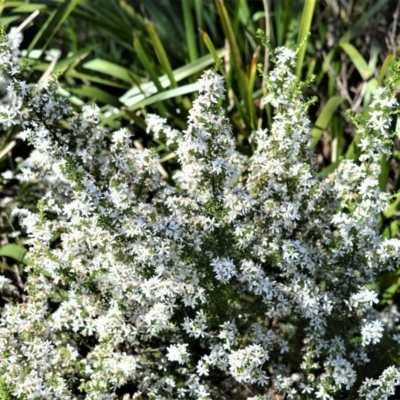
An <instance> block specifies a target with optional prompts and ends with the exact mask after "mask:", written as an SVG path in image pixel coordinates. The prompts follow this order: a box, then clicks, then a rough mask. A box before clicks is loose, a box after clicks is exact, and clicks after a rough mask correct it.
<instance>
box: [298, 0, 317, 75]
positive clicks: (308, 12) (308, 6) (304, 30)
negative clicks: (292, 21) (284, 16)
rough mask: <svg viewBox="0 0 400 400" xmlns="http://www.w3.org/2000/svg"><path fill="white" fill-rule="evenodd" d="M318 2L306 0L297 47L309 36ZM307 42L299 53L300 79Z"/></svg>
mask: <svg viewBox="0 0 400 400" xmlns="http://www.w3.org/2000/svg"><path fill="white" fill-rule="evenodd" d="M315 2H316V0H305V1H304V8H303V13H302V15H301V20H300V26H299V33H298V36H297V45H299V44H300V43H302V42H303V41H304V40H305V38H306V37H307V36H308V34H309V32H310V28H311V22H312V19H313V15H314V9H315ZM306 49H307V42H305V43H304V44H303V45H302V46H301V47H300V48H299V51H298V54H297V65H296V75H297V77H298V78H299V79H300V77H301V71H302V69H303V62H304V56H305V54H306Z"/></svg>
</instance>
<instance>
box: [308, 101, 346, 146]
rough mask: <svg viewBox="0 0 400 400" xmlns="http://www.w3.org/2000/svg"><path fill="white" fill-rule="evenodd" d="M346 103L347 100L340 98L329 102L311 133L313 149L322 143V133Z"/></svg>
mask: <svg viewBox="0 0 400 400" xmlns="http://www.w3.org/2000/svg"><path fill="white" fill-rule="evenodd" d="M344 101H345V99H344V98H343V97H339V96H333V97H331V98H330V99H329V100H328V101H327V103H326V104H325V106H324V108H323V109H322V111H321V114H320V115H319V117H318V119H317V121H316V122H315V125H314V128H313V130H312V131H311V138H312V139H311V147H315V146H316V145H317V143H318V142H319V141H320V139H321V136H322V133H323V132H324V130H325V129H326V128H327V127H328V125H329V122H330V121H331V119H332V116H333V114H334V112H335V111H336V109H337V108H338V107H339V106H340V104H342V103H343V102H344Z"/></svg>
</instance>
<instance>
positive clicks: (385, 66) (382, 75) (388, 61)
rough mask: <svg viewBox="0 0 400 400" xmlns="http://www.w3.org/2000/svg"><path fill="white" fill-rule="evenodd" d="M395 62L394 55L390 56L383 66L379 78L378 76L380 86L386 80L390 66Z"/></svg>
mask: <svg viewBox="0 0 400 400" xmlns="http://www.w3.org/2000/svg"><path fill="white" fill-rule="evenodd" d="M392 60H393V54H392V53H391V54H389V55H388V56H387V57H386V58H385V61H384V62H383V64H382V67H381V70H380V71H379V76H378V85H380V84H381V83H382V82H383V79H384V78H385V75H386V73H387V72H388V70H389V67H390V64H391V63H392Z"/></svg>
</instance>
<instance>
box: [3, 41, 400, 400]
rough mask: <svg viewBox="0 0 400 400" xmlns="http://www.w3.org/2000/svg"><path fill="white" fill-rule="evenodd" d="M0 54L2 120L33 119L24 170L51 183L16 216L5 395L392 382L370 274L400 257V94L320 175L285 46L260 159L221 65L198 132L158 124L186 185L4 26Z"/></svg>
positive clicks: (387, 389)
mask: <svg viewBox="0 0 400 400" xmlns="http://www.w3.org/2000/svg"><path fill="white" fill-rule="evenodd" d="M0 50H1V62H2V68H3V73H4V74H5V75H6V76H7V77H8V79H9V82H10V84H9V93H10V99H12V101H11V102H10V103H8V104H5V105H4V106H3V108H2V109H1V110H0V116H1V122H2V123H3V124H5V125H7V126H9V125H12V124H18V125H20V126H21V129H22V133H21V135H22V136H23V137H24V138H25V139H26V140H28V141H29V143H30V144H32V145H33V146H34V147H35V148H36V149H37V152H36V155H35V157H31V158H30V159H28V160H27V161H26V163H25V165H24V167H23V176H24V177H25V179H32V178H35V179H37V180H40V181H45V182H46V185H47V188H48V190H47V192H46V194H45V195H44V196H43V199H42V200H41V201H40V202H39V206H38V213H37V214H34V213H31V212H29V211H27V210H20V209H16V210H15V212H14V213H15V214H16V215H19V216H20V218H21V222H22V224H23V225H24V226H25V229H26V232H27V233H28V236H29V246H30V247H29V260H30V263H29V264H30V265H29V266H28V267H27V268H26V271H27V273H28V277H27V293H26V299H25V301H24V302H22V303H20V304H7V305H6V306H5V307H4V309H3V310H2V318H1V321H0V337H1V340H0V372H1V376H2V380H1V382H0V383H1V385H0V386H1V390H3V391H6V392H7V393H8V395H9V396H13V398H17V399H35V398H37V399H51V400H58V399H59V400H68V399H71V400H72V399H88V400H95V399H102V398H103V399H105V398H107V399H116V398H120V399H123V400H128V399H137V398H149V399H159V400H161V399H180V398H182V399H184V398H186V399H217V398H226V397H227V396H228V397H232V398H246V396H247V397H248V398H249V399H250V398H252V399H269V398H276V397H275V396H276V395H281V396H286V398H289V399H323V400H327V399H334V398H346V399H359V398H365V399H374V400H379V399H387V398H388V396H389V395H391V394H393V393H394V390H395V389H394V388H395V386H396V385H398V384H399V380H400V369H398V368H397V367H396V366H395V363H396V359H395V358H394V359H393V360H391V359H390V358H389V357H387V358H385V359H384V360H382V358H381V357H380V352H381V351H382V348H383V347H382V346H384V345H386V346H390V347H393V348H394V349H396V351H397V352H398V351H399V350H400V348H399V343H398V341H396V335H394V336H393V335H392V334H393V332H394V331H396V328H397V327H396V326H389V324H387V323H386V321H385V319H384V318H383V317H382V315H381V314H380V313H378V312H377V311H376V310H375V309H374V308H373V306H374V304H375V303H376V302H377V296H376V294H375V293H374V292H373V291H371V290H370V288H368V286H367V285H368V284H370V283H371V282H373V280H374V279H375V277H376V276H377V274H378V273H380V272H382V271H385V270H392V269H393V268H398V267H399V262H400V252H399V250H400V240H398V239H390V240H383V239H382V238H381V237H380V236H379V234H378V220H377V217H376V215H377V213H378V212H379V211H381V210H384V209H385V207H386V206H387V202H388V196H387V195H386V194H384V193H381V191H380V190H379V182H378V173H379V159H380V157H381V155H385V156H388V155H389V154H390V143H391V140H392V136H393V133H391V132H390V129H389V127H390V121H391V113H392V112H393V110H394V108H395V107H396V106H397V102H396V99H395V97H394V94H392V93H391V91H390V90H389V89H383V90H378V91H377V92H376V95H375V99H374V101H373V105H372V106H373V111H372V112H371V113H370V115H369V117H368V119H367V120H366V121H364V122H359V131H360V134H361V135H362V139H361V142H360V150H361V152H362V156H361V158H360V163H356V162H353V161H349V160H347V161H342V162H341V163H340V165H339V167H338V168H337V170H336V171H335V172H334V173H332V174H331V175H329V176H328V177H327V178H321V177H319V176H318V171H317V165H316V162H315V157H314V154H313V152H312V151H311V150H310V147H309V141H310V121H309V119H308V117H307V115H308V114H307V112H308V103H307V102H305V101H304V99H303V96H302V88H303V86H302V84H300V83H299V82H298V81H297V79H296V77H295V75H294V74H293V73H292V72H291V70H292V68H293V66H294V65H295V57H296V52H294V51H291V50H288V49H284V48H280V49H277V50H276V68H275V70H273V71H272V72H271V73H270V74H269V76H267V77H265V79H266V86H267V90H268V96H267V97H266V99H265V102H267V103H270V104H271V106H273V107H274V117H273V124H272V126H271V129H270V131H267V130H259V131H257V132H254V133H253V134H252V136H251V141H252V143H253V144H254V147H255V149H256V150H255V151H254V154H253V155H252V156H251V157H247V156H244V155H242V154H239V153H238V152H237V150H236V148H235V140H234V138H233V135H232V130H231V128H230V125H229V122H228V119H227V118H226V117H225V116H224V113H223V111H222V107H221V103H222V102H223V101H224V98H225V95H224V92H225V89H224V83H223V79H222V77H221V76H219V75H218V74H217V73H216V72H215V71H207V72H206V73H204V75H203V76H202V77H201V79H200V95H199V97H198V98H197V100H196V101H195V102H194V103H193V108H192V110H191V111H190V115H189V119H188V129H187V130H186V131H184V132H182V133H181V132H178V131H176V130H173V129H172V128H170V127H168V126H167V125H166V121H165V120H163V119H161V118H159V117H157V116H149V118H148V130H149V132H155V134H156V135H161V133H164V134H165V135H166V136H167V138H168V139H169V140H170V141H171V143H173V144H174V145H176V146H177V150H176V154H177V155H178V157H179V162H180V164H181V171H180V172H178V173H176V174H175V176H174V185H170V184H168V183H167V182H165V181H164V180H163V179H162V176H161V174H160V172H159V167H160V165H159V163H160V161H159V158H158V155H157V153H156V152H154V151H153V150H147V149H144V150H138V149H135V148H134V147H132V135H131V132H130V131H129V130H127V129H125V128H123V129H121V130H118V131H116V132H108V131H107V130H106V129H104V128H102V127H101V126H100V125H99V123H98V121H99V110H98V108H97V107H96V106H86V107H84V108H83V109H82V110H81V112H80V113H76V112H75V111H74V110H73V109H72V108H71V107H70V106H69V104H68V102H67V100H65V99H63V98H62V97H60V96H58V95H57V82H56V81H49V82H46V81H44V82H41V83H40V84H38V85H33V84H26V83H24V82H23V80H22V76H21V74H22V73H23V71H21V70H20V67H19V65H18V60H17V58H16V56H15V54H14V53H13V52H12V49H11V48H10V43H9V41H8V39H7V38H6V37H4V38H3V39H2V41H1V44H0ZM159 137H161V136H159ZM396 351H392V353H393V354H395V353H396ZM378 360H379V362H378ZM141 396H142V397H141Z"/></svg>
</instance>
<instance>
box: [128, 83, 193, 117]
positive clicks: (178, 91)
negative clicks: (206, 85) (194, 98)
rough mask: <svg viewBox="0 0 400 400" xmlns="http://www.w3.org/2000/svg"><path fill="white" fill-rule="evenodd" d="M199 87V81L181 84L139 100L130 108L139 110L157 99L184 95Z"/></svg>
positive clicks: (161, 99)
mask: <svg viewBox="0 0 400 400" xmlns="http://www.w3.org/2000/svg"><path fill="white" fill-rule="evenodd" d="M199 89H200V86H199V84H198V82H196V83H190V84H188V85H184V86H180V87H177V88H173V89H170V90H166V91H164V92H161V93H157V94H156V95H154V96H151V97H148V98H146V99H144V100H141V101H139V102H137V103H134V104H132V105H131V106H129V107H128V108H129V110H131V111H134V110H138V109H139V108H143V107H146V106H149V105H151V104H154V103H156V102H157V101H163V100H166V99H171V98H174V97H178V96H182V95H184V94H189V93H193V92H198V91H199Z"/></svg>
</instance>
